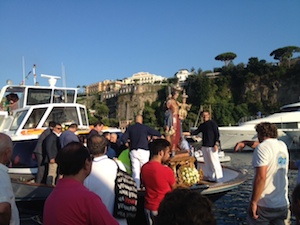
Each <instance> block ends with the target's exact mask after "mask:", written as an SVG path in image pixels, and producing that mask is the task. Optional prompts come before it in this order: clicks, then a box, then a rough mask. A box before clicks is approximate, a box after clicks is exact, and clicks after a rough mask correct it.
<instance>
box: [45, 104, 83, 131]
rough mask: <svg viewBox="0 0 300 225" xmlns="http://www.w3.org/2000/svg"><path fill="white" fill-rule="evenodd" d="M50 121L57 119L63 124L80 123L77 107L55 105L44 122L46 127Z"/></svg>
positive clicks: (56, 120)
mask: <svg viewBox="0 0 300 225" xmlns="http://www.w3.org/2000/svg"><path fill="white" fill-rule="evenodd" d="M50 121H55V122H57V123H60V124H61V125H70V124H72V123H77V124H79V119H78V113H77V110H76V107H54V108H53V109H52V111H51V113H50V114H49V116H48V117H47V119H46V121H45V122H44V124H43V127H46V126H47V125H48V124H49V122H50Z"/></svg>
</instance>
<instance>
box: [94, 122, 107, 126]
mask: <svg viewBox="0 0 300 225" xmlns="http://www.w3.org/2000/svg"><path fill="white" fill-rule="evenodd" d="M93 125H94V127H96V126H98V125H99V126H101V125H104V124H103V123H102V122H101V121H97V122H95V123H94V124H93Z"/></svg>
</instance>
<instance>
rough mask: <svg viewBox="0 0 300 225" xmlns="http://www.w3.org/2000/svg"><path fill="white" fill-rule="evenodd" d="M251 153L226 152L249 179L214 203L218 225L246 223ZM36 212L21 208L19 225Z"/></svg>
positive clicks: (292, 178) (292, 176) (295, 155)
mask: <svg viewBox="0 0 300 225" xmlns="http://www.w3.org/2000/svg"><path fill="white" fill-rule="evenodd" d="M252 154H253V153H252V152H251V151H245V152H240V153H231V152H226V155H229V156H230V157H231V161H230V162H228V163H225V165H227V166H231V167H234V168H237V169H247V170H248V172H249V177H248V180H247V181H246V182H244V183H243V184H241V185H240V186H238V187H237V188H236V189H234V190H232V191H230V192H228V193H226V194H225V195H224V196H222V197H221V198H220V199H218V200H217V201H215V202H214V211H215V217H216V218H217V224H218V225H225V224H226V225H242V224H247V223H246V209H247V206H248V202H249V197H250V194H251V190H252V187H251V185H252V180H253V168H252V167H251V160H252ZM290 158H291V159H300V151H299V152H291V154H290ZM296 177H297V171H289V193H290V195H289V196H291V192H292V189H293V188H294V187H295V184H296ZM34 208H37V210H36V211H33V210H32V209H30V208H29V207H28V206H22V208H20V211H21V225H29V224H32V225H35V224H41V223H38V222H36V221H37V220H38V217H37V216H36V215H38V214H39V210H38V209H41V208H42V204H40V205H38V206H37V207H36V206H35V207H34Z"/></svg>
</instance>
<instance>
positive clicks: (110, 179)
mask: <svg viewBox="0 0 300 225" xmlns="http://www.w3.org/2000/svg"><path fill="white" fill-rule="evenodd" d="M107 143H108V141H107V139H106V138H105V137H103V136H100V135H94V136H92V137H91V138H89V139H88V142H87V146H88V149H89V150H90V152H91V154H92V155H93V156H94V160H93V167H92V171H91V174H90V175H89V176H88V177H87V178H86V179H85V180H84V185H85V186H86V187H87V188H88V189H89V190H90V191H92V192H94V193H96V194H97V195H98V196H99V197H100V198H101V199H102V201H103V203H104V205H105V206H106V208H107V210H108V211H109V212H110V214H111V215H113V210H114V201H115V179H116V175H117V168H118V167H117V164H116V162H115V161H114V160H112V159H110V158H108V156H107V155H106V150H107ZM118 165H119V167H120V169H121V170H123V171H125V167H124V166H123V164H122V163H121V162H120V161H118ZM117 221H118V222H119V224H120V225H127V221H126V219H117Z"/></svg>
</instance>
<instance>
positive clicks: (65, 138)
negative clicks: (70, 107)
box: [59, 130, 79, 148]
mask: <svg viewBox="0 0 300 225" xmlns="http://www.w3.org/2000/svg"><path fill="white" fill-rule="evenodd" d="M59 141H60V146H61V147H62V148H63V147H64V146H66V145H67V144H69V143H71V142H72V141H75V142H79V139H78V137H77V136H76V134H74V133H73V132H72V131H69V130H66V131H64V132H62V134H61V135H60V136H59Z"/></svg>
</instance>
